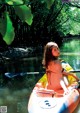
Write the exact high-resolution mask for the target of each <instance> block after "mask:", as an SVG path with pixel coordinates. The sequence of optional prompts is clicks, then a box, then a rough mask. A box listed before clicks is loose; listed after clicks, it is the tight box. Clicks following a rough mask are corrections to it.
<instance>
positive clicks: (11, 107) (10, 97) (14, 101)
mask: <svg viewBox="0 0 80 113" xmlns="http://www.w3.org/2000/svg"><path fill="white" fill-rule="evenodd" d="M61 57H62V59H64V60H65V61H67V62H69V63H70V65H71V66H72V67H73V68H74V69H79V67H80V58H79V57H78V56H75V55H74V56H73V55H72V56H71V55H62V56H61ZM41 60H42V59H41V57H37V58H28V59H27V58H25V59H21V60H17V61H6V62H5V67H6V70H7V71H8V72H14V73H17V72H36V71H39V72H41V71H43V68H42V65H41ZM78 61H79V62H78ZM75 64H76V65H75ZM42 75H43V74H30V75H27V74H26V75H25V76H16V77H13V78H7V77H5V76H4V75H2V74H1V76H0V86H1V88H0V106H7V110H8V113H28V111H27V105H28V100H29V96H30V94H31V91H32V89H33V87H34V85H35V83H36V82H37V81H38V80H39V78H40V77H41V76H42Z"/></svg>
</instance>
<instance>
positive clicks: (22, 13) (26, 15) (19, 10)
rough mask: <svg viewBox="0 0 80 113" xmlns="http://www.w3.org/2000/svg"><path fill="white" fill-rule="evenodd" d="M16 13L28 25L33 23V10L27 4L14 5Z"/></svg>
mask: <svg viewBox="0 0 80 113" xmlns="http://www.w3.org/2000/svg"><path fill="white" fill-rule="evenodd" d="M14 9H15V12H16V14H17V15H18V16H19V18H20V19H21V20H22V21H23V22H26V23H27V24H28V25H31V24H32V21H33V20H32V19H33V15H32V14H31V10H30V8H29V7H27V6H26V5H23V6H14Z"/></svg>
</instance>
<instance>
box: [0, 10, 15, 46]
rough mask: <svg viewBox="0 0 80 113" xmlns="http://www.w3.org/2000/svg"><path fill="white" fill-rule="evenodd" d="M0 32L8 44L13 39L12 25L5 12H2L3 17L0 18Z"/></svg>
mask: <svg viewBox="0 0 80 113" xmlns="http://www.w3.org/2000/svg"><path fill="white" fill-rule="evenodd" d="M0 33H1V34H2V36H3V40H4V41H5V42H6V43H7V44H8V45H9V44H11V42H12V41H13V40H14V36H15V33H14V27H13V25H12V21H11V19H10V17H9V15H8V13H7V12H5V13H4V18H1V19H0Z"/></svg>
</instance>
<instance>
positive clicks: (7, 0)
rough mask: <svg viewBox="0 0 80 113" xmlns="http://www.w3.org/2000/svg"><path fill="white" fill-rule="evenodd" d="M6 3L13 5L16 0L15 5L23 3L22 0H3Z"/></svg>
mask: <svg viewBox="0 0 80 113" xmlns="http://www.w3.org/2000/svg"><path fill="white" fill-rule="evenodd" d="M5 1H6V3H7V4H9V5H15V2H16V1H17V5H21V4H23V1H22V0H5Z"/></svg>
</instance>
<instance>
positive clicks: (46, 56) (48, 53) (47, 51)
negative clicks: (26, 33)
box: [42, 42, 58, 68]
mask: <svg viewBox="0 0 80 113" xmlns="http://www.w3.org/2000/svg"><path fill="white" fill-rule="evenodd" d="M53 47H58V45H57V44H56V43H55V42H48V43H47V44H46V46H45V47H44V53H43V60H42V64H43V67H45V68H46V67H47V66H48V62H50V61H52V60H57V59H58V58H57V57H55V56H53V55H52V48H53Z"/></svg>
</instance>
